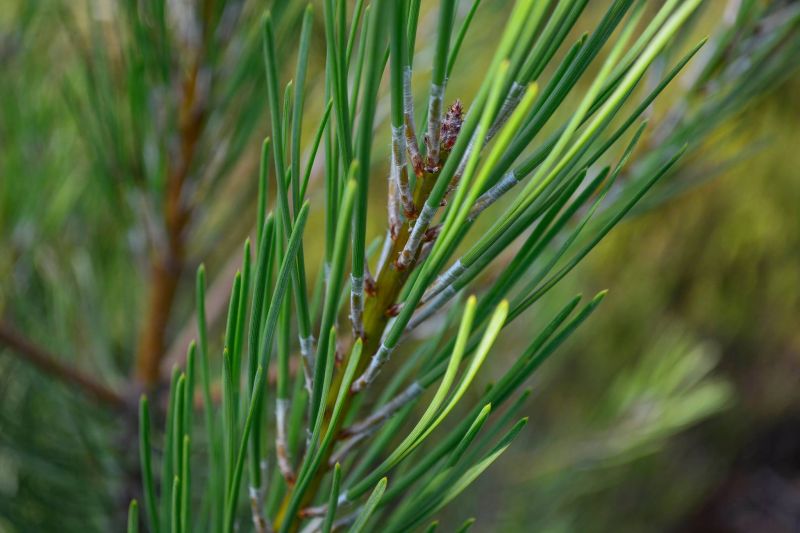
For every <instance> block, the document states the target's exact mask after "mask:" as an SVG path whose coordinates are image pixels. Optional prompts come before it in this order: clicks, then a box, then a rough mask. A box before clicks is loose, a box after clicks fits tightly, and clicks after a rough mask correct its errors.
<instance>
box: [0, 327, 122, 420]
mask: <svg viewBox="0 0 800 533" xmlns="http://www.w3.org/2000/svg"><path fill="white" fill-rule="evenodd" d="M0 343H1V344H4V345H6V346H8V347H9V348H11V350H10V351H9V353H11V354H13V355H16V356H17V357H18V358H19V359H21V360H23V361H26V362H28V363H30V364H32V365H33V366H35V367H36V368H38V369H39V370H41V371H42V372H44V373H45V374H47V375H48V376H51V377H54V378H56V379H57V380H58V381H61V382H62V383H64V384H66V385H69V386H72V388H73V389H74V390H76V391H79V392H81V393H83V394H84V395H86V396H87V397H89V398H90V399H92V400H96V401H97V402H99V403H100V404H101V405H109V406H111V407H113V408H115V409H121V408H124V407H126V406H127V405H128V402H127V401H126V400H125V398H124V397H123V396H122V395H120V394H119V393H118V392H117V391H115V390H114V389H112V388H110V387H108V386H107V385H105V384H103V383H100V382H99V381H97V380H95V379H94V378H93V377H92V376H90V375H89V374H85V373H83V372H81V371H80V370H78V369H77V368H75V367H74V366H72V365H69V364H64V363H62V362H61V361H60V359H61V358H60V357H58V356H56V355H55V354H52V353H50V352H48V351H47V350H45V349H44V348H42V347H41V346H38V345H37V344H34V343H33V342H32V341H30V340H28V339H27V338H25V337H24V336H23V335H22V334H21V333H19V332H18V331H16V330H15V329H13V328H12V327H11V326H10V325H8V324H6V323H2V322H0Z"/></svg>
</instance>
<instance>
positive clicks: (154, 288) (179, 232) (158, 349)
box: [136, 64, 205, 388]
mask: <svg viewBox="0 0 800 533" xmlns="http://www.w3.org/2000/svg"><path fill="white" fill-rule="evenodd" d="M197 72H198V67H197V64H195V65H194V66H193V67H192V69H191V70H190V72H189V74H188V75H187V77H186V80H185V81H184V84H183V87H182V91H181V103H180V114H179V127H178V135H179V152H178V154H177V158H176V159H177V160H176V162H175V164H174V165H172V166H171V169H170V170H169V172H168V174H167V190H166V197H165V199H164V229H165V232H164V233H165V237H166V238H165V242H164V243H163V245H162V249H161V250H156V251H155V252H154V257H153V262H152V264H151V269H150V271H151V274H150V290H149V295H148V303H147V308H146V311H145V318H144V322H143V324H142V329H141V333H140V335H139V346H138V350H137V354H136V377H137V379H138V380H139V381H140V382H141V383H142V384H143V385H144V386H145V387H146V388H152V387H154V386H155V385H156V383H157V382H158V378H159V368H160V366H161V359H162V358H163V356H164V352H165V348H166V343H167V328H168V326H169V319H170V315H171V313H172V307H173V304H174V302H175V295H176V293H177V289H178V284H179V282H180V280H181V275H182V273H183V267H184V264H183V263H184V259H185V241H184V239H185V230H186V225H187V222H188V221H189V219H190V217H191V211H190V208H189V206H188V205H187V204H186V203H185V201H184V195H183V191H184V184H185V183H186V180H187V177H188V176H189V173H190V171H191V169H192V166H193V165H192V163H193V159H194V154H195V150H196V148H197V144H198V141H199V139H200V135H201V133H202V131H203V126H204V123H205V110H204V106H203V103H202V102H201V101H200V99H199V98H198V96H199V90H198V87H197V81H198V80H197Z"/></svg>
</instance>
